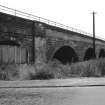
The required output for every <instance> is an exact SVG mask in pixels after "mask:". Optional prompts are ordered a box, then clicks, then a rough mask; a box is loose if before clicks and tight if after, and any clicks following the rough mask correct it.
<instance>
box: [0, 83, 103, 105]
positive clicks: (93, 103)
mask: <svg viewBox="0 0 105 105" xmlns="http://www.w3.org/2000/svg"><path fill="white" fill-rule="evenodd" d="M88 82H90V81H88ZM93 84H94V83H93ZM50 85H51V84H50ZM0 105H105V86H104V85H102V86H101V85H99V86H98V85H97V86H95V85H91V86H88V85H81V86H78V85H77V86H76V85H75V86H71V85H70V86H55V87H52V86H50V87H48V86H44V87H43V86H41V87H28V88H27V87H11V88H8V87H6V88H0Z"/></svg>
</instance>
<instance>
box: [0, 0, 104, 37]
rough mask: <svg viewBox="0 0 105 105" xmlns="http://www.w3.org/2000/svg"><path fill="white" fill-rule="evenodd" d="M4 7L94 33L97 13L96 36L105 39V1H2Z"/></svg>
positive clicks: (0, 3) (0, 0)
mask: <svg viewBox="0 0 105 105" xmlns="http://www.w3.org/2000/svg"><path fill="white" fill-rule="evenodd" d="M0 5H4V6H7V7H10V8H13V9H17V10H20V11H23V12H28V13H31V14H34V15H36V16H40V17H43V18H46V19H50V20H52V21H56V22H59V23H62V24H65V25H68V26H70V27H73V28H77V29H80V30H83V31H86V32H89V33H92V14H91V13H92V12H93V11H95V12H97V14H96V15H95V20H96V35H97V36H99V37H102V38H104V39H105V0H0Z"/></svg>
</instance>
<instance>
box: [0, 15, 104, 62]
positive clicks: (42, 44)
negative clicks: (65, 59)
mask: <svg viewBox="0 0 105 105" xmlns="http://www.w3.org/2000/svg"><path fill="white" fill-rule="evenodd" d="M34 23H35V28H34V29H32V25H33V21H31V20H27V19H23V18H20V17H15V16H12V15H8V14H4V13H0V41H1V42H2V41H6V40H10V41H14V42H16V43H17V44H19V46H20V47H21V48H26V51H27V53H28V54H27V57H28V58H27V62H28V63H30V62H31V60H32V57H33V56H32V55H33V54H32V53H33V50H34V51H35V58H34V59H35V62H34V63H39V64H41V63H43V62H49V61H51V60H53V57H54V54H55V53H56V52H57V51H58V50H59V49H60V48H62V47H63V46H69V47H70V48H72V49H73V50H74V52H75V53H76V54H77V57H78V60H79V61H83V60H84V56H85V54H86V51H87V49H88V48H92V47H93V45H92V44H93V42H92V37H89V36H86V35H82V34H80V33H76V32H72V31H69V30H65V29H62V28H59V27H55V26H51V25H48V24H45V23H42V22H38V21H34ZM33 31H34V35H35V38H34V47H35V48H33V47H32V38H33V37H32V35H33ZM32 49H33V50H32ZM101 49H103V50H105V41H103V40H100V39H96V57H97V58H98V57H99V53H100V51H101Z"/></svg>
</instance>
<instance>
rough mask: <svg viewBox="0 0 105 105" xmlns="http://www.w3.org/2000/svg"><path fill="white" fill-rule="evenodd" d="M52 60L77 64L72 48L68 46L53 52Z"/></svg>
mask: <svg viewBox="0 0 105 105" xmlns="http://www.w3.org/2000/svg"><path fill="white" fill-rule="evenodd" d="M53 59H57V60H59V61H60V62H61V63H63V64H67V63H74V62H77V61H78V56H77V54H76V53H75V51H74V49H73V48H71V47H69V46H63V47H61V48H60V49H58V50H57V51H56V52H55V54H54V56H53Z"/></svg>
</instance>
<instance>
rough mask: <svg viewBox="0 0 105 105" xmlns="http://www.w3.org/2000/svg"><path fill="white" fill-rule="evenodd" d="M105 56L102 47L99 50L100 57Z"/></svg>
mask: <svg viewBox="0 0 105 105" xmlns="http://www.w3.org/2000/svg"><path fill="white" fill-rule="evenodd" d="M104 57H105V50H104V49H101V50H100V52H99V58H104Z"/></svg>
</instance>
